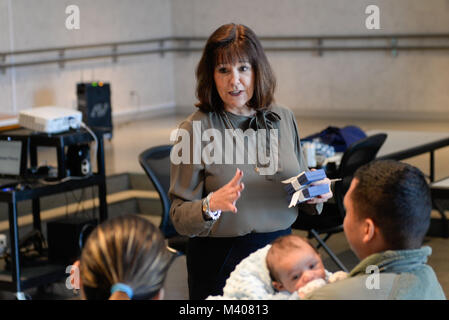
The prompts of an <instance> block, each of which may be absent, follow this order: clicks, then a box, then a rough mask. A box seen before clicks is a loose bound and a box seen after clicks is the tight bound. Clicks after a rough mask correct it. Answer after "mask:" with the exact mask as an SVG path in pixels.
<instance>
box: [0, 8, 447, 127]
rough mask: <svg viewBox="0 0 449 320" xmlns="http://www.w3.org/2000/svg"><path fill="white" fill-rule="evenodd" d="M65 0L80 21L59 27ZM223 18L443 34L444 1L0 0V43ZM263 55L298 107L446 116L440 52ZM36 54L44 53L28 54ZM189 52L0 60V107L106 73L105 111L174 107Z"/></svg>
mask: <svg viewBox="0 0 449 320" xmlns="http://www.w3.org/2000/svg"><path fill="white" fill-rule="evenodd" d="M71 4H76V5H78V6H79V8H80V14H81V29H80V30H72V31H69V30H67V29H66V28H65V19H66V17H67V15H66V13H65V8H66V6H68V5H71ZM369 4H376V5H378V6H379V8H380V11H381V12H380V13H381V16H380V18H381V30H378V31H377V30H375V31H373V30H367V29H366V28H365V19H366V17H367V15H366V14H365V8H366V6H367V5H369ZM9 8H10V9H11V10H8V9H9ZM228 22H236V23H243V24H245V25H247V26H249V27H251V28H252V29H253V30H254V31H255V32H256V33H257V34H258V35H259V36H268V35H319V34H375V33H389V34H391V33H448V32H449V0H427V1H422V0H394V1H392V0H277V1H272V0H245V1H243V0H128V1H124V0H96V1H91V0H39V1H29V0H0V52H4V51H10V50H22V49H33V48H45V47H57V46H70V45H80V44H91V43H100V42H109V41H127V40H135V39H146V38H157V37H164V36H171V35H173V36H204V37H207V36H209V35H210V34H211V33H212V32H213V31H214V30H215V29H216V28H217V27H219V26H220V25H221V24H224V23H228ZM12 44H13V46H11V45H12ZM103 52H105V51H99V53H103ZM106 52H109V51H106ZM74 54H75V53H74ZM267 55H268V58H269V60H270V61H271V63H272V66H273V69H274V71H275V74H276V76H277V80H278V88H277V91H276V99H277V102H278V103H279V104H282V105H286V106H288V107H290V108H291V109H293V110H294V111H295V112H296V113H297V114H298V115H301V114H307V115H321V114H324V113H327V114H328V115H330V116H340V117H371V116H376V117H388V118H393V117H398V118H421V117H430V118H435V119H440V118H442V117H447V118H449V112H447V109H448V106H449V90H447V84H448V83H449V72H447V70H449V52H448V51H447V50H446V51H439V52H437V51H434V52H422V51H412V52H399V56H398V57H393V56H392V55H391V54H390V53H389V52H375V51H371V52H332V53H331V52H325V53H324V55H323V56H322V57H319V56H317V55H316V54H313V53H310V52H289V53H286V52H269V53H268V54H267ZM38 57H42V58H54V57H55V55H51V56H49V55H48V54H47V55H42V56H34V57H32V58H33V59H35V58H38ZM199 58H200V53H190V54H181V53H179V54H165V55H164V57H161V56H160V55H143V56H134V57H128V58H119V61H118V62H117V63H116V64H114V63H112V62H111V59H102V60H95V61H87V62H69V63H67V64H66V65H65V67H64V68H63V69H61V68H60V67H59V66H58V65H56V64H52V65H40V66H30V67H19V68H15V69H8V70H7V71H6V73H5V74H1V73H0V113H11V114H13V113H17V112H18V111H19V110H21V109H25V108H30V107H36V106H42V105H48V104H54V105H61V106H66V107H75V105H76V95H75V85H76V82H78V81H81V80H84V81H90V80H104V81H109V82H110V83H111V86H112V106H113V111H114V113H116V114H119V115H122V116H126V114H127V113H129V114H136V112H137V114H139V112H141V111H148V110H151V109H152V108H156V109H158V110H159V111H161V110H162V111H164V110H165V111H167V112H172V111H173V109H171V108H170V107H174V106H175V105H176V106H177V108H178V111H180V112H191V111H193V110H194V107H193V104H194V103H195V102H196V98H195V73H194V72H195V67H196V64H197V63H198V60H199ZM21 59H24V57H19V56H17V57H16V61H21ZM8 62H9V61H8ZM132 92H135V93H136V94H133V93H132Z"/></svg>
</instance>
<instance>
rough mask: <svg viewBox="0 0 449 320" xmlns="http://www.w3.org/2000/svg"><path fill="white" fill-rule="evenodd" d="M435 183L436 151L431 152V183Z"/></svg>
mask: <svg viewBox="0 0 449 320" xmlns="http://www.w3.org/2000/svg"><path fill="white" fill-rule="evenodd" d="M434 181H435V150H432V151H430V182H434Z"/></svg>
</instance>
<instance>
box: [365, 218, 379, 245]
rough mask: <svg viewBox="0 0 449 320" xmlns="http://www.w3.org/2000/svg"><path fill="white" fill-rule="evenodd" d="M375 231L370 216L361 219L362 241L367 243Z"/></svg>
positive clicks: (372, 237)
mask: <svg viewBox="0 0 449 320" xmlns="http://www.w3.org/2000/svg"><path fill="white" fill-rule="evenodd" d="M375 231H376V226H375V224H374V221H373V220H372V219H370V218H366V219H365V220H364V221H363V237H362V241H363V243H368V242H370V241H372V240H373V239H374V235H375Z"/></svg>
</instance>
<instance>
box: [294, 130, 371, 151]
mask: <svg viewBox="0 0 449 320" xmlns="http://www.w3.org/2000/svg"><path fill="white" fill-rule="evenodd" d="M317 138H318V139H319V140H320V141H321V142H322V143H325V144H328V145H331V146H333V147H334V149H335V151H336V152H345V151H346V149H347V148H348V147H349V146H350V145H351V144H353V143H354V142H357V141H359V140H361V139H364V138H366V133H365V132H363V130H362V129H360V128H359V127H357V126H346V127H344V128H338V127H332V126H329V127H327V128H326V129H324V130H323V131H321V132H319V133H316V134H312V135H310V136H307V137H305V138H303V139H302V141H313V139H317Z"/></svg>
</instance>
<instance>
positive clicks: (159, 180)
mask: <svg viewBox="0 0 449 320" xmlns="http://www.w3.org/2000/svg"><path fill="white" fill-rule="evenodd" d="M172 147H173V146H172V145H161V146H156V147H152V148H149V149H147V150H145V151H143V152H142V153H141V154H140V155H139V163H140V165H141V166H142V168H143V170H144V171H145V173H146V174H147V176H148V177H149V178H150V180H151V182H153V184H154V187H155V188H156V191H157V192H158V193H159V197H160V199H161V202H162V219H161V224H160V226H159V228H160V229H161V231H162V233H163V234H164V235H165V237H166V238H171V237H173V236H175V235H177V234H178V233H177V232H176V230H175V228H174V227H173V223H172V221H171V219H170V199H169V198H168V189H169V188H170V152H171V149H172Z"/></svg>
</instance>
